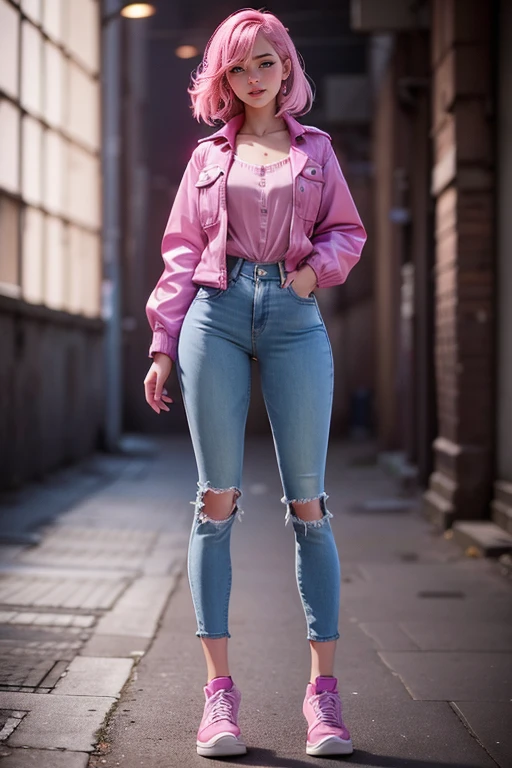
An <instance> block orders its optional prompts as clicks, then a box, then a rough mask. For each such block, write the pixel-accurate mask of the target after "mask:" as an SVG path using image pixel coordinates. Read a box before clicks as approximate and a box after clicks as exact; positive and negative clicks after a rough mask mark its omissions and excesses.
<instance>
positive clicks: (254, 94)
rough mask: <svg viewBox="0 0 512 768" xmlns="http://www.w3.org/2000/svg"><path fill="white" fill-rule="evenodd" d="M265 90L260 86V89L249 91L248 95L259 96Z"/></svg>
mask: <svg viewBox="0 0 512 768" xmlns="http://www.w3.org/2000/svg"><path fill="white" fill-rule="evenodd" d="M264 91H265V89H264V88H261V89H260V90H255V91H249V96H261V94H262V93H263V92H264Z"/></svg>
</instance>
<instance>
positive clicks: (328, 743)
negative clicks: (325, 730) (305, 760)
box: [306, 738, 354, 757]
mask: <svg viewBox="0 0 512 768" xmlns="http://www.w3.org/2000/svg"><path fill="white" fill-rule="evenodd" d="M353 751H354V747H353V746H352V740H351V739H349V740H348V741H344V740H343V739H337V738H328V739H325V740H324V741H321V742H320V743H319V744H306V754H307V755H313V756H316V757H318V756H321V755H351V754H352V752H353Z"/></svg>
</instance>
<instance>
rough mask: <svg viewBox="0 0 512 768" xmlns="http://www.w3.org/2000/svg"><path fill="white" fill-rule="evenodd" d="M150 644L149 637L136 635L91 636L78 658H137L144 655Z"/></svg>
mask: <svg viewBox="0 0 512 768" xmlns="http://www.w3.org/2000/svg"><path fill="white" fill-rule="evenodd" d="M150 643H151V638H150V637H137V636H136V635H135V636H133V637H132V636H130V635H93V636H92V637H91V638H90V639H89V640H88V641H87V642H86V643H85V645H84V646H83V648H82V649H81V651H80V656H115V657H117V658H123V657H125V658H126V657H128V658H137V657H139V656H143V655H144V653H145V652H146V650H147V648H148V646H149V645H150Z"/></svg>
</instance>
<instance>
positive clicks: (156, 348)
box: [149, 330, 178, 360]
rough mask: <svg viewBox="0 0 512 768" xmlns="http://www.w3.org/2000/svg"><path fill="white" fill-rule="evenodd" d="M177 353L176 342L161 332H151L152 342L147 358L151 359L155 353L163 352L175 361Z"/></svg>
mask: <svg viewBox="0 0 512 768" xmlns="http://www.w3.org/2000/svg"><path fill="white" fill-rule="evenodd" d="M177 351H178V340H177V339H175V338H173V337H172V336H168V335H167V333H166V332H165V331H163V330H158V331H154V332H153V341H152V343H151V346H150V348H149V357H153V355H154V354H155V352H163V353H164V354H165V355H169V357H170V358H171V360H176V357H177Z"/></svg>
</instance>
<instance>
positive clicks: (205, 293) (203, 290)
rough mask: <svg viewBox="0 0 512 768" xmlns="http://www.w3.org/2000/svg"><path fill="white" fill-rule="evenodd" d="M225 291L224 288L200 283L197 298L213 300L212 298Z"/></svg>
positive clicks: (199, 299) (198, 299)
mask: <svg viewBox="0 0 512 768" xmlns="http://www.w3.org/2000/svg"><path fill="white" fill-rule="evenodd" d="M224 292H225V291H224V289H223V288H214V287H213V286H212V285H200V286H199V290H198V291H197V293H196V296H195V298H196V300H197V301H207V300H209V301H212V299H216V298H217V297H218V296H220V295H221V294H222V293H224Z"/></svg>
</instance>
